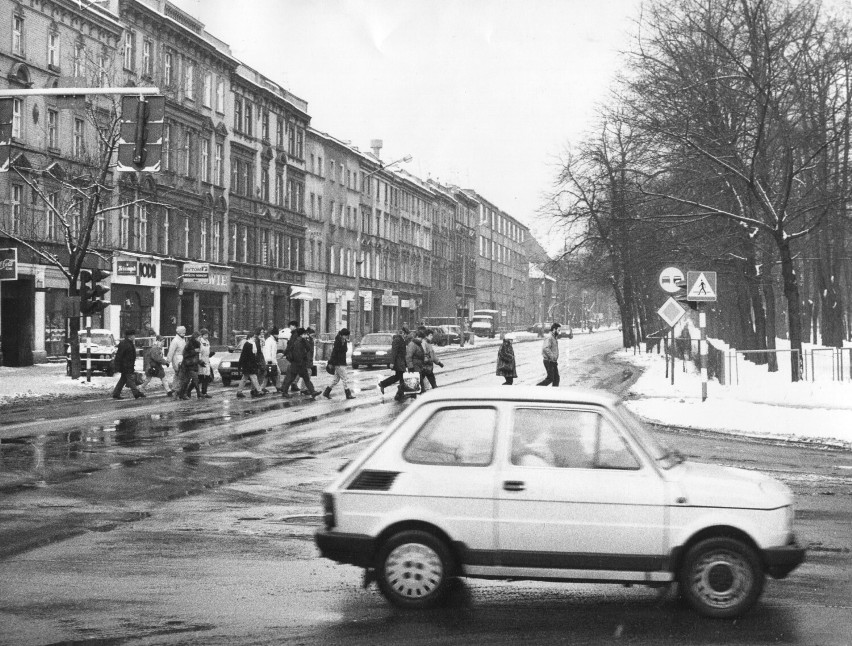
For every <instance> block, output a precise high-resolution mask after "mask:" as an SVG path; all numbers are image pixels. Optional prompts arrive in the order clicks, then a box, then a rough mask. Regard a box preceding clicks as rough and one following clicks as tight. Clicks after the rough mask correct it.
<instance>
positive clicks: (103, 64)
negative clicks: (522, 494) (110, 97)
mask: <svg viewBox="0 0 852 646" xmlns="http://www.w3.org/2000/svg"><path fill="white" fill-rule="evenodd" d="M107 80H108V79H107V57H106V54H101V55H100V56H98V84H99V85H100V86H101V87H106V84H107Z"/></svg>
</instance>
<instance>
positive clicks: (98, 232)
mask: <svg viewBox="0 0 852 646" xmlns="http://www.w3.org/2000/svg"><path fill="white" fill-rule="evenodd" d="M81 206H82V205H81ZM93 237H94V239H95V242H96V243H97V244H101V245H105V244H106V213H104V212H103V211H100V212H99V213H98V214H97V215H96V216H95V232H94V236H93Z"/></svg>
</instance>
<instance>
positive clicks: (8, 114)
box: [0, 98, 14, 173]
mask: <svg viewBox="0 0 852 646" xmlns="http://www.w3.org/2000/svg"><path fill="white" fill-rule="evenodd" d="M13 102H14V99H11V98H7V99H0V173H5V172H6V171H8V170H9V159H10V157H11V156H12V109H13V105H14V103H13Z"/></svg>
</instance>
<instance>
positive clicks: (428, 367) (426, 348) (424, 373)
mask: <svg viewBox="0 0 852 646" xmlns="http://www.w3.org/2000/svg"><path fill="white" fill-rule="evenodd" d="M433 337H434V332H433V331H432V330H431V329H427V330H426V336H424V337H423V343H422V345H423V354H424V359H423V369H422V370H421V371H420V390H421V391H423V390H425V389H424V388H423V386H425V385H426V383H425V382H426V381H428V382H429V386H430V388H437V387H438V384H437V383H435V366H441V367H442V368H443V367H444V364H443V363H441V362H440V360H439V359H438V353H437V352H435V346H434V345H433V344H432V338H433Z"/></svg>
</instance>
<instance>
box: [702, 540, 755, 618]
mask: <svg viewBox="0 0 852 646" xmlns="http://www.w3.org/2000/svg"><path fill="white" fill-rule="evenodd" d="M753 586H754V576H753V574H752V571H751V567H749V564H748V562H747V561H746V560H745V559H744V558H743V557H742V556H740V555H739V554H737V553H735V552H729V551H727V550H724V551H715V552H708V553H706V554H703V555H702V556H701V558H699V559H698V560H697V561H696V562H695V565H694V566H693V569H692V589H693V591H694V592H695V594H696V596H698V598H699V599H701V601H702V602H703V603H705V604H707V605H708V606H712V607H713V608H719V609H722V608H730V607H732V606H735V605H737V604H738V603H741V602H742V601H743V600H745V598H746V597H747V596H748V594H749V591H750V590H751V589H752V587H753Z"/></svg>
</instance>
